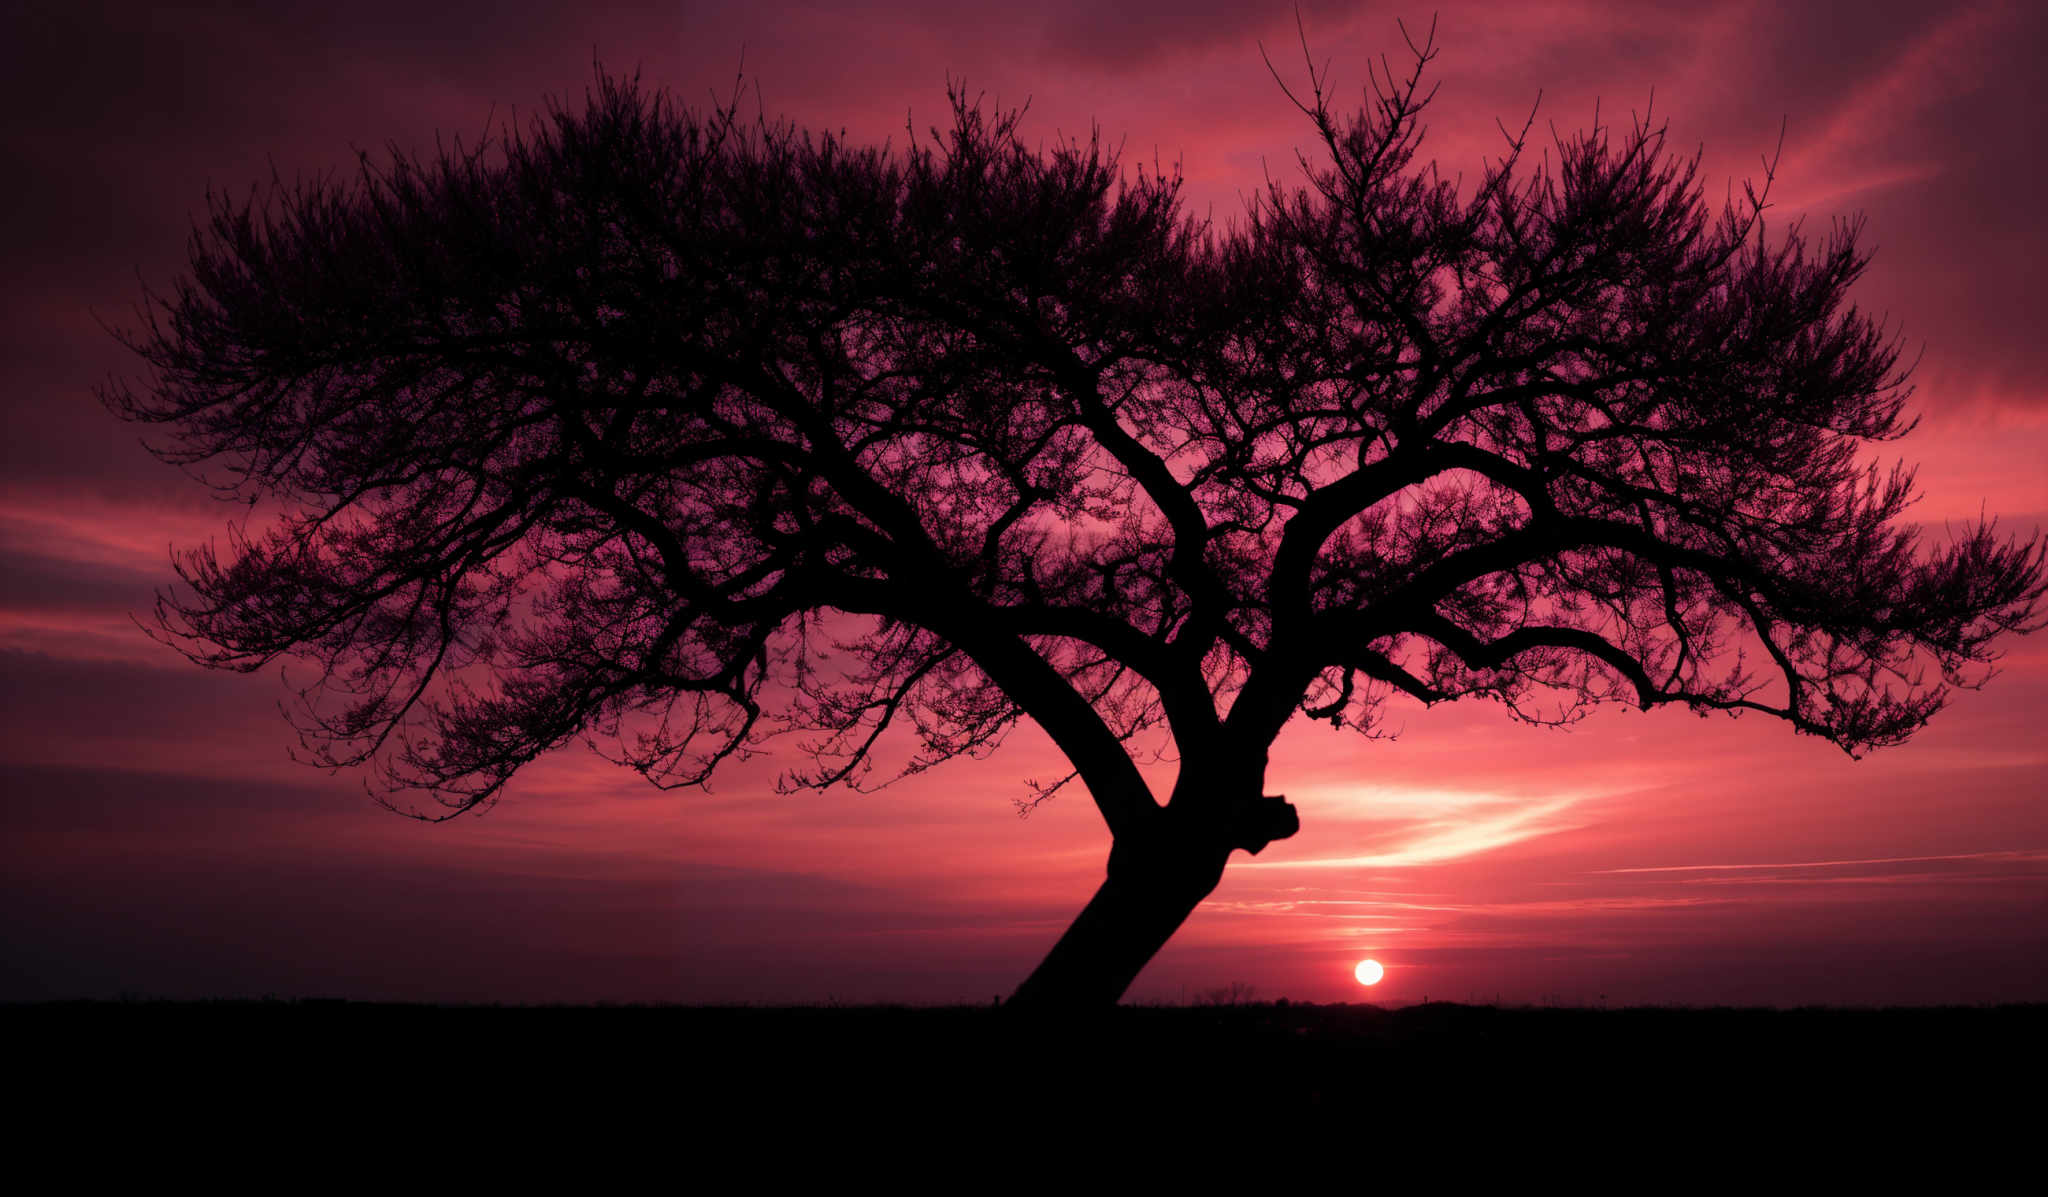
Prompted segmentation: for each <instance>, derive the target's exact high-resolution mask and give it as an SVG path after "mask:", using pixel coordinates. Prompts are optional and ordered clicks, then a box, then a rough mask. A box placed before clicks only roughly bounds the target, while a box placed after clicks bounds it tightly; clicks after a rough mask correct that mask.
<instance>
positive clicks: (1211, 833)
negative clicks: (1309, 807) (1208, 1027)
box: [1010, 797, 1300, 1008]
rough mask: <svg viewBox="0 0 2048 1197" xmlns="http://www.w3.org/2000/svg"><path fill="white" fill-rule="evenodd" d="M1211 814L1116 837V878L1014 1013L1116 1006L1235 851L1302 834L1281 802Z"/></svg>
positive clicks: (1032, 981) (1030, 980)
mask: <svg viewBox="0 0 2048 1197" xmlns="http://www.w3.org/2000/svg"><path fill="white" fill-rule="evenodd" d="M1208 816H1209V817H1200V816H1194V815H1186V814H1183V813H1181V812H1179V811H1172V810H1162V811H1160V812H1159V813H1158V815H1157V817H1155V818H1152V819H1149V820H1147V825H1146V826H1144V827H1142V828H1136V829H1132V830H1130V831H1127V832H1126V833H1125V834H1123V835H1120V836H1118V837H1117V841H1116V844H1115V846H1114V847H1113V848H1111V849H1110V853H1109V876H1108V878H1107V879H1106V880H1104V881H1103V883H1102V887H1101V888H1100V889H1098V890H1096V891H1095V897H1094V898H1092V899H1090V900H1089V902H1088V905H1087V906H1085V907H1083V908H1082V910H1081V914H1080V916H1079V917H1078V918H1076V919H1075V920H1074V922H1073V925H1072V926H1070V927H1068V928H1067V932H1066V934H1064V935H1062V936H1060V941H1059V942H1058V943H1057V944H1054V945H1053V949H1052V951H1051V952H1050V953H1049V954H1048V955H1047V956H1046V958H1045V960H1044V961H1043V962H1042V963H1041V964H1039V966H1038V968H1037V969H1036V970H1035V971H1033V972H1032V974H1031V975H1030V976H1029V977H1027V978H1025V981H1024V984H1022V985H1020V986H1018V987H1017V992H1016V993H1015V994H1014V995H1012V997H1011V998H1010V1004H1011V1005H1012V1006H1030V1007H1040V1008H1086V1007H1105V1006H1113V1005H1115V1004H1116V1002H1117V1000H1118V999H1119V998H1121V997H1123V995H1124V990H1126V989H1129V988H1130V986H1131V982H1132V981H1134V980H1136V979H1137V977H1138V973H1139V972H1140V971H1142V970H1143V969H1144V967H1145V965H1146V964H1147V963H1149V962H1150V961H1151V959H1152V957H1153V956H1154V955H1156V954H1157V953H1158V951H1159V949H1160V948H1162V947H1164V946H1165V944H1166V941H1167V940H1168V939H1171V938H1172V937H1173V933H1174V932H1175V931H1177V930H1179V929H1180V925H1181V924H1182V923H1184V922H1186V921H1187V917H1188V915H1190V914H1192V913H1193V912H1194V909H1195V907H1196V906H1197V905H1199V904H1200V903H1201V901H1202V899H1204V898H1206V897H1208V896H1209V895H1210V894H1211V893H1212V892H1214V891H1215V889H1216V883H1217V882H1218V881H1221V880H1222V879H1223V864H1224V861H1225V860H1227V859H1228V858H1229V856H1230V853H1231V852H1232V851H1233V850H1235V849H1237V848H1243V849H1245V850H1246V851H1248V852H1254V853H1255V852H1257V851H1259V850H1260V849H1261V848H1264V847H1265V846H1266V844H1267V843H1268V842H1269V841H1271V840H1275V839H1283V838H1285V837H1287V836H1290V835H1293V834H1294V832H1295V830H1296V829H1297V828H1299V827H1300V823H1299V822H1298V821H1297V819H1296V818H1295V813H1294V808H1293V807H1292V806H1290V805H1288V803H1287V801H1286V800H1285V799H1283V798H1272V797H1269V798H1254V799H1251V800H1249V801H1243V802H1238V803H1234V804H1231V805H1229V806H1227V807H1223V808H1220V809H1216V808H1212V809H1211V810H1210V811H1209V812H1208Z"/></svg>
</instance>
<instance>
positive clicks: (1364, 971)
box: [1351, 960, 1387, 985]
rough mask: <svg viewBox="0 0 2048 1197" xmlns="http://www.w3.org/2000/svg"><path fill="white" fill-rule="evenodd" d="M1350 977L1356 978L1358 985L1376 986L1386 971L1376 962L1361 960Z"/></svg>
mask: <svg viewBox="0 0 2048 1197" xmlns="http://www.w3.org/2000/svg"><path fill="white" fill-rule="evenodd" d="M1351 975H1352V976H1355V977H1357V978H1358V983H1359V984H1360V985H1377V984H1379V983H1380V978H1381V977H1384V976H1386V975H1387V970H1386V969H1384V968H1381V967H1380V962H1379V961H1377V960H1361V961H1359V962H1358V968H1357V969H1355V970H1354V971H1353V972H1352V974H1351Z"/></svg>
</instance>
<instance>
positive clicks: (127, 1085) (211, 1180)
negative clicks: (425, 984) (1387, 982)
mask: <svg viewBox="0 0 2048 1197" xmlns="http://www.w3.org/2000/svg"><path fill="white" fill-rule="evenodd" d="M1022 1013H1023V1012H1022V1011H1014V1012H1013V1011H1004V1010H997V1009H990V1008H986V1007H983V1008H952V1009H943V1008H942V1009H916V1008H890V1007H807V1008H780V1009H777V1008H699V1007H661V1006H577V1007H488V1006H487V1007H451V1006H406V1005H382V1004H374V1003H350V1002H329V1001H274V1002H156V1001H131V1002H88V1003H49V1004H23V1005H12V1006H6V1005H0V1036H4V1038H0V1045H4V1067H0V1087H4V1091H5V1092H6V1094H7V1096H8V1097H9V1098H11V1099H12V1100H13V1109H14V1113H12V1114H7V1115H4V1116H0V1142H5V1143H6V1144H7V1145H8V1150H9V1152H10V1155H11V1156H12V1157H13V1159H14V1162H15V1169H14V1170H15V1171H16V1172H17V1173H20V1172H22V1171H23V1170H25V1169H28V1168H29V1162H30V1161H33V1162H35V1163H36V1164H38V1165H40V1166H42V1167H44V1168H45V1169H54V1171H50V1172H49V1174H50V1175H53V1176H62V1177H64V1178H66V1179H67V1181H70V1182H85V1181H97V1182H99V1183H98V1184H96V1185H91V1186H87V1187H84V1188H83V1189H81V1191H102V1190H104V1189H110V1188H111V1189H115V1190H116V1191H121V1192H126V1191H129V1190H131V1189H141V1188H143V1187H144V1186H146V1187H147V1189H148V1190H149V1191H157V1190H160V1189H168V1190H169V1191H183V1190H184V1189H185V1188H188V1187H192V1186H193V1185H194V1184H197V1185H198V1186H199V1188H200V1189H201V1191H202V1192H207V1193H213V1192H218V1191H229V1192H239V1191H262V1192H265V1193H273V1192H281V1193H298V1192H301V1191H307V1192H313V1193H323V1192H327V1191H330V1190H332V1189H336V1188H343V1187H346V1188H347V1189H348V1190H350V1191H356V1190H364V1191H375V1192H386V1191H392V1192H411V1191H415V1190H418V1189H428V1190H435V1189H439V1190H448V1191H450V1192H452V1193H456V1194H465V1195H466V1194H470V1193H476V1192H489V1191H494V1190H498V1189H504V1190H507V1191H510V1192H517V1193H526V1192H542V1193H558V1192H559V1193H569V1194H577V1195H581V1194H586V1193H589V1194H608V1193H612V1192H640V1191H643V1190H645V1189H646V1188H648V1187H649V1185H650V1184H654V1185H659V1186H661V1187H663V1188H665V1189H676V1190H679V1191H681V1192H684V1193H691V1194H695V1193H699V1192H702V1193H707V1194H718V1195H723V1194H727V1193H746V1194H752V1193H756V1192H760V1193H769V1194H774V1193H781V1192H788V1191H797V1192H808V1191H810V1190H812V1189H816V1188H819V1187H822V1186H829V1187H830V1189H831V1191H833V1192H835V1193H836V1192H842V1191H843V1192H847V1193H857V1194H858V1193H866V1192H869V1191H876V1192H881V1193H884V1194H888V1195H890V1197H894V1195H895V1194H897V1193H901V1192H911V1193H918V1192H943V1193H948V1194H953V1193H963V1194H979V1193H984V1192H995V1193H1007V1192H1013V1191H1017V1190H1020V1189H1032V1190H1044V1189H1051V1190H1053V1191H1054V1194H1055V1197H1088V1195H1090V1194H1093V1193H1095V1192H1098V1191H1104V1190H1109V1191H1121V1190H1126V1189H1134V1188H1135V1189H1140V1190H1141V1191H1143V1192H1153V1191H1165V1190H1178V1189H1188V1190H1192V1191H1196V1192H1210V1191H1227V1190H1237V1189H1254V1190H1256V1191H1258V1192H1260V1193H1262V1194H1271V1193H1278V1194H1293V1193H1297V1192H1302V1193H1323V1192H1337V1193H1350V1192H1354V1191H1393V1192H1398V1193H1400V1194H1402V1195H1403V1197H1406V1195H1407V1194H1409V1193H1418V1192H1430V1193H1438V1192H1441V1193H1449V1194H1463V1193H1468V1192H1493V1191H1513V1192H1524V1191H1527V1192H1534V1193H1546V1194H1547V1193H1550V1192H1553V1191H1557V1192H1564V1193H1569V1194H1576V1193H1581V1192H1625V1193H1630V1194H1664V1193H1694V1192H1719V1191H1723V1190H1735V1191H1739V1192H1745V1193H1747V1192H1765V1193H1787V1192H1789V1193H1824V1194H1835V1193H1847V1192H1855V1191H1861V1190H1865V1189H1868V1190H1871V1191H1876V1192H1895V1191H1907V1192H1914V1191H1919V1190H1925V1191H1927V1192H1930V1193H1938V1194H1944V1195H1945V1194H1975V1193H2001V1194H2002V1193H2018V1192H2036V1191H2039V1188H2038V1181H2039V1180H2040V1174H2041V1169H2042V1164H2041V1160H2042V1156H2041V1148H2042V1145H2043V1143H2044V1142H2048V1098H2044V1094H2048V1005H2025V1006H2000V1007H1954V1008H1940V1009H1927V1008H1913V1009H1885V1010H1868V1009H1856V1010H1843V1009H1801V1010H1756V1009H1665V1008H1649V1009H1624V1010H1598V1009H1571V1008H1534V1009H1532V1008H1494V1007H1489V1006H1464V1005H1455V1004H1448V1003H1435V1004H1430V1005H1425V1006H1412V1007H1406V1008H1402V1009H1398V1010H1384V1009H1379V1008H1377V1007H1372V1006H1306V1005H1288V1006H1280V1005H1277V1004H1275V1005H1263V1004H1260V1005H1239V1006H1230V1007H1189V1008H1143V1007H1139V1008H1121V1009H1117V1010H1113V1011H1108V1012H1105V1013H1104V1014H1102V1015H1100V1016H1097V1017H1091V1018H1081V1019H1030V1018H1023V1017H1019V1015H1021V1014H1022ZM31 1174H32V1175H33V1174H34V1173H31ZM2021 1178H2025V1179H2021ZM75 1187H78V1185H76V1184H71V1183H67V1184H66V1186H65V1187H64V1188H63V1189H62V1190H59V1189H52V1188H35V1187H30V1188H25V1189H19V1190H17V1191H21V1192H56V1191H64V1192H69V1191H72V1189H73V1188H75Z"/></svg>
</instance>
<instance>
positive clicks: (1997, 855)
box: [1592, 848, 2048, 873]
mask: <svg viewBox="0 0 2048 1197" xmlns="http://www.w3.org/2000/svg"><path fill="white" fill-rule="evenodd" d="M1944 860H1995V861H2035V860H2048V849H2040V848H2022V849H2017V850H2013V851H2008V852H1957V853H1951V854H1949V855H1945V856H1875V857H1869V858H1867V859H1861V860H1793V861H1775V862H1770V863H1743V864H1697V865H1654V866H1649V867H1642V868H1632V869H1594V870H1592V871H1593V872H1595V873H1710V872H1727V871H1733V870H1738V869H1840V868H1852V867H1855V866H1858V865H1889V864H1927V863H1930V862H1933V861H1944Z"/></svg>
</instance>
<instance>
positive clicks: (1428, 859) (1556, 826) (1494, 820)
mask: <svg viewBox="0 0 2048 1197" xmlns="http://www.w3.org/2000/svg"><path fill="white" fill-rule="evenodd" d="M1468 797H1469V796H1468ZM1582 800H1583V798H1582V796H1579V795H1573V796H1571V797H1566V798H1555V799H1551V800H1550V801H1547V802H1539V803H1536V804H1534V805H1531V806H1523V807H1518V808H1515V809H1509V810H1498V811H1493V812H1486V811H1484V810H1483V807H1484V805H1486V804H1487V803H1488V802H1489V801H1490V802H1491V803H1494V804H1499V803H1503V802H1507V801H1510V800H1507V799H1500V798H1496V797H1493V796H1481V797H1480V798H1479V799H1476V800H1473V801H1465V802H1461V803H1459V804H1458V805H1460V806H1462V807H1463V808H1464V809H1463V810H1460V811H1458V812H1457V813H1456V814H1454V815H1452V816H1450V817H1440V818H1436V819H1429V820H1423V821H1419V822H1418V823H1416V824H1415V825H1414V826H1412V827H1409V828H1407V829H1405V830H1404V831H1403V833H1402V838H1401V839H1400V841H1399V842H1397V843H1396V844H1394V845H1393V846H1392V847H1389V848H1386V849H1384V850H1382V851H1379V852H1372V853H1366V854H1363V855H1357V856H1333V857H1323V858H1318V859H1314V860H1272V861H1263V860H1261V861H1250V862H1248V864H1249V865H1250V866H1251V867H1254V868H1274V869H1378V868H1387V869H1392V868H1404V867H1409V866H1414V865H1431V864H1442V863H1443V862H1445V861H1451V860H1458V859H1461V858H1463V857H1467V856H1476V855H1478V854H1480V853H1482V852H1491V851H1494V850H1495V849H1498V848H1505V847H1507V846H1509V845H1510V844H1518V843H1521V842H1522V841H1523V840H1528V839H1534V838H1535V837H1537V836H1540V835H1551V834H1554V833H1556V832H1559V831H1570V830H1572V829H1573V828H1576V827H1579V826H1582V825H1583V824H1582V823H1580V822H1576V821H1572V820H1567V819H1565V818H1563V817H1562V815H1563V814H1564V812H1565V811H1566V810H1567V809H1568V808H1570V807H1572V806H1575V805H1577V804H1578V803H1579V802H1580V801H1582ZM1468 811H1469V812H1471V813H1466V812H1468ZM1240 867H1243V866H1240Z"/></svg>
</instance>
